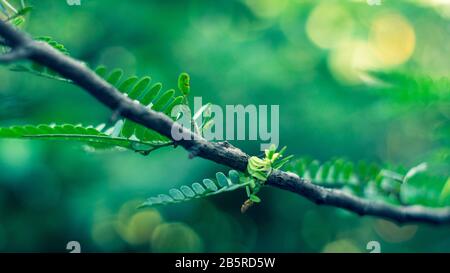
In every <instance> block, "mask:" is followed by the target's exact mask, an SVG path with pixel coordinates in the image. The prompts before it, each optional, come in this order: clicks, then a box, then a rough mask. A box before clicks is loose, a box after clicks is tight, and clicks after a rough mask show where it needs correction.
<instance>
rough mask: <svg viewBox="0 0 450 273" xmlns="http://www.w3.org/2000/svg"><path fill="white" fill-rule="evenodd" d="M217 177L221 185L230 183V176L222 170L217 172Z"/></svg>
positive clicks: (224, 185)
mask: <svg viewBox="0 0 450 273" xmlns="http://www.w3.org/2000/svg"><path fill="white" fill-rule="evenodd" d="M216 179H217V182H218V183H219V186H220V187H226V186H228V184H229V183H228V178H227V177H226V176H225V174H223V173H221V172H218V173H216ZM230 183H231V182H230Z"/></svg>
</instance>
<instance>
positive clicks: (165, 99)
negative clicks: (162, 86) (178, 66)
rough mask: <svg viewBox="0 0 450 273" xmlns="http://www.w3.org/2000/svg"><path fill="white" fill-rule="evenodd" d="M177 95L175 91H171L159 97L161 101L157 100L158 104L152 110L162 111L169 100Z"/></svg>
mask: <svg viewBox="0 0 450 273" xmlns="http://www.w3.org/2000/svg"><path fill="white" fill-rule="evenodd" d="M174 94H175V90H173V89H170V90H167V91H166V92H165V93H163V94H162V95H161V97H159V99H157V100H156V102H155V103H154V104H153V106H152V109H153V110H155V111H162V110H163V109H164V106H166V104H167V103H168V102H169V100H170V99H171V98H172V97H173V95H174Z"/></svg>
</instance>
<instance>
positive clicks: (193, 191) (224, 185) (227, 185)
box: [140, 170, 258, 207]
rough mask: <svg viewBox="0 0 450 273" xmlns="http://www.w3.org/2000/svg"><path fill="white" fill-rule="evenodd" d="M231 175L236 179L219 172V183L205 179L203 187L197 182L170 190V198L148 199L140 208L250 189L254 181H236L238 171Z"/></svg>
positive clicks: (232, 171) (231, 172) (163, 196)
mask: <svg viewBox="0 0 450 273" xmlns="http://www.w3.org/2000/svg"><path fill="white" fill-rule="evenodd" d="M229 173H230V174H232V175H233V176H234V177H235V178H233V179H231V178H227V177H226V176H225V175H224V174H223V173H221V172H218V173H217V174H216V178H217V180H218V181H217V183H216V182H214V181H213V180H211V179H203V185H202V184H200V183H197V182H196V183H193V184H192V186H187V185H183V186H181V187H180V188H179V189H170V190H169V195H170V197H169V196H167V195H162V194H159V195H157V196H156V197H150V198H148V199H147V200H146V201H145V202H144V203H143V204H142V205H141V206H140V207H149V206H153V205H161V204H169V203H178V202H181V201H188V200H192V199H194V198H203V197H207V196H211V195H216V194H220V193H223V192H229V191H234V190H236V189H240V188H245V187H248V186H249V185H250V183H251V181H252V180H251V179H249V180H247V181H245V182H240V181H239V179H238V180H236V177H239V173H238V172H237V171H234V170H231V171H230V172H229ZM233 181H235V182H237V183H235V182H233ZM253 198H258V197H253ZM255 202H256V201H255Z"/></svg>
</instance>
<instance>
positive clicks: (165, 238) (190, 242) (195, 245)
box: [151, 223, 203, 252]
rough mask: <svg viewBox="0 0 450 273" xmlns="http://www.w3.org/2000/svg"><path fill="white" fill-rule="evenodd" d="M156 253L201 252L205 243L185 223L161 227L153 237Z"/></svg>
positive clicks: (166, 224) (168, 224)
mask: <svg viewBox="0 0 450 273" xmlns="http://www.w3.org/2000/svg"><path fill="white" fill-rule="evenodd" d="M151 242H152V250H153V251H154V252H201V251H203V242H202V239H201V238H200V236H199V235H198V234H197V233H196V232H195V231H194V230H193V229H192V228H190V227H189V226H188V225H186V224H183V223H165V224H161V225H159V226H158V227H157V228H156V229H155V231H154V232H153V235H152V241H151Z"/></svg>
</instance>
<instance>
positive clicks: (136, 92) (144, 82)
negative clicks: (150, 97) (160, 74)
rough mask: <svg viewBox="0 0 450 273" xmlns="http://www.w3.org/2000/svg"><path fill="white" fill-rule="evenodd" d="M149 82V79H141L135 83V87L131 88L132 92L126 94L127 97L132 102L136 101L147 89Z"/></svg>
mask: <svg viewBox="0 0 450 273" xmlns="http://www.w3.org/2000/svg"><path fill="white" fill-rule="evenodd" d="M151 81H152V78H151V77H143V78H142V79H140V80H139V81H138V83H136V85H135V86H134V87H133V90H131V92H130V93H128V97H129V98H130V99H133V100H135V99H137V98H138V97H139V96H140V95H141V94H142V93H143V92H144V90H145V89H146V88H147V87H148V85H149V84H150V82H151Z"/></svg>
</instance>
